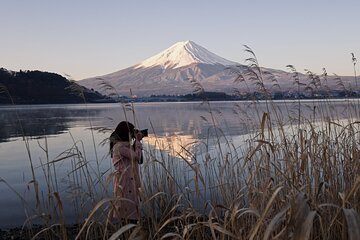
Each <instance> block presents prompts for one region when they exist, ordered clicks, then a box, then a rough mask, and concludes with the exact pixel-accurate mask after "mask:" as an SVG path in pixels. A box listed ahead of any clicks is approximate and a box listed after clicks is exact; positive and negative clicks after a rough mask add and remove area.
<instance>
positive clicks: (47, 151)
mask: <svg viewBox="0 0 360 240" xmlns="http://www.w3.org/2000/svg"><path fill="white" fill-rule="evenodd" d="M358 107H359V102H358V100H319V101H313V100H306V101H301V102H299V101H275V102H272V103H266V102H251V101H244V102H211V103H210V104H208V103H199V102H191V103H134V104H126V105H124V104H120V103H117V104H83V105H23V106H0V126H1V127H0V164H1V168H0V177H1V182H0V212H1V214H0V227H1V228H8V227H14V226H20V225H22V224H23V223H24V221H25V219H26V218H27V217H26V216H28V217H33V218H36V217H39V216H34V215H33V212H32V210H33V209H35V208H36V206H35V205H36V204H35V199H34V187H33V185H34V182H33V181H32V180H33V177H32V170H31V169H33V172H34V174H35V176H36V181H37V182H38V183H39V189H40V195H43V196H46V194H47V193H46V187H45V185H46V184H51V185H52V186H53V188H54V189H56V190H57V191H58V192H59V193H60V196H61V197H62V201H63V202H64V203H66V204H71V200H70V197H69V198H68V196H67V194H68V193H70V192H73V191H74V189H69V186H74V184H71V183H72V181H76V179H72V176H71V173H72V171H73V170H74V166H72V165H71V164H72V163H71V162H70V161H68V162H67V161H66V159H64V160H62V161H60V160H59V159H61V158H63V156H69V155H71V154H72V153H74V151H75V150H76V151H78V150H77V149H76V148H80V150H79V151H81V152H82V153H83V155H84V156H83V157H84V158H85V159H86V160H87V162H88V163H89V169H90V171H92V172H94V174H95V175H96V174H98V175H101V176H104V177H106V175H108V174H109V173H110V172H111V161H110V157H109V155H108V143H107V142H106V139H107V137H108V136H109V135H110V133H111V130H112V129H114V128H115V127H116V125H117V123H118V122H120V121H122V120H125V119H127V120H129V121H130V122H133V123H135V125H136V126H137V128H139V129H145V128H148V129H149V137H148V138H146V139H144V144H145V145H146V149H155V148H157V149H159V150H161V151H164V152H167V153H168V154H173V153H174V152H175V153H179V152H181V151H183V150H184V148H185V149H186V150H187V151H192V150H193V149H194V148H196V147H200V146H197V144H196V142H197V141H198V140H204V141H205V140H206V141H207V143H208V145H207V146H210V148H211V146H212V145H215V144H218V143H219V139H220V141H221V140H223V141H225V140H224V139H226V140H228V139H230V140H231V141H232V143H233V144H234V145H235V146H238V145H241V144H244V142H245V141H246V139H247V138H248V136H250V135H251V134H252V133H253V132H254V131H256V130H257V129H258V128H259V126H260V122H261V118H262V113H263V112H271V113H272V114H273V115H271V116H272V119H273V120H275V118H276V121H281V122H282V124H284V125H286V126H292V125H296V124H298V123H300V122H301V124H306V121H312V122H319V121H321V119H327V118H330V119H333V120H334V121H346V120H348V119H357V118H358V113H359V112H358V110H357V109H358ZM299 110H300V111H301V116H302V117H301V119H300V120H299V119H298V116H299ZM304 119H306V120H304ZM159 141H160V142H161V144H159ZM74 146H76V147H74ZM168 146H172V151H168V149H167V147H168ZM146 149H145V150H146ZM184 156H185V155H184ZM30 160H31V161H30ZM58 160H59V161H58ZM53 161H55V162H56V164H55V163H54V162H53ZM57 161H58V162H57ZM189 161H191V159H190V158H189ZM49 163H54V164H49ZM50 165H51V167H52V168H53V169H47V168H50ZM46 170H48V171H50V172H51V173H52V174H53V175H52V176H47V175H46V174H44V171H46ZM92 174H93V173H92ZM54 175H56V176H55V177H56V179H58V181H56V182H53V181H52V180H49V179H50V178H51V177H54ZM84 184H85V183H84ZM79 185H81V184H79V183H77V187H82V186H79ZM107 194H111V191H109V193H107ZM45 205H46V204H45ZM48 207H51V206H48ZM53 207H54V206H53ZM55 207H56V206H55ZM25 210H26V211H25ZM75 215H76V213H74V212H73V211H72V210H71V208H70V209H67V210H66V216H67V218H68V219H69V221H68V222H72V221H74V220H75V219H74V218H75Z"/></svg>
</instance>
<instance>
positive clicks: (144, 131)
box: [135, 129, 148, 137]
mask: <svg viewBox="0 0 360 240" xmlns="http://www.w3.org/2000/svg"><path fill="white" fill-rule="evenodd" d="M137 132H141V134H142V135H143V137H147V136H148V129H142V130H138V129H135V133H137Z"/></svg>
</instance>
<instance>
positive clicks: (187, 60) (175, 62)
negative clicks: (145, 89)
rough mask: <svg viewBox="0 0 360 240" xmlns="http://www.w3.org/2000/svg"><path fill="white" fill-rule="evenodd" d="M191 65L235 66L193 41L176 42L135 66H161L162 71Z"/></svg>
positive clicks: (233, 63)
mask: <svg viewBox="0 0 360 240" xmlns="http://www.w3.org/2000/svg"><path fill="white" fill-rule="evenodd" d="M193 63H205V64H212V65H215V64H221V65H225V66H227V65H235V64H236V63H235V62H232V61H229V60H226V59H225V58H222V57H220V56H218V55H216V54H214V53H212V52H210V51H208V50H207V49H205V48H204V47H202V46H200V45H198V44H196V43H195V42H193V41H183V42H177V43H175V44H174V45H172V46H171V47H169V48H168V49H166V50H164V51H162V52H160V53H159V54H157V55H155V56H153V57H150V58H148V59H146V60H144V61H143V62H141V63H140V64H138V65H137V66H136V68H147V67H154V66H161V67H162V68H164V69H169V68H171V69H176V68H179V67H184V66H188V65H191V64H193Z"/></svg>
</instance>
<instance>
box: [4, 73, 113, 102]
mask: <svg viewBox="0 0 360 240" xmlns="http://www.w3.org/2000/svg"><path fill="white" fill-rule="evenodd" d="M11 100H12V101H13V102H14V104H53V103H84V101H86V102H103V101H109V99H106V97H105V96H103V95H101V94H100V93H97V92H95V91H93V90H89V89H87V88H85V87H83V86H80V85H79V84H77V83H75V82H71V81H69V80H68V79H66V78H65V77H63V76H61V75H59V74H56V73H49V72H41V71H19V72H15V71H10V70H7V69H5V68H0V104H12V101H11Z"/></svg>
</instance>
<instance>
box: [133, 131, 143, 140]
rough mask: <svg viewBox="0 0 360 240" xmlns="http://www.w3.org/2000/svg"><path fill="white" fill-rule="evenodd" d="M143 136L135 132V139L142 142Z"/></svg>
mask: <svg viewBox="0 0 360 240" xmlns="http://www.w3.org/2000/svg"><path fill="white" fill-rule="evenodd" d="M143 137H144V136H143V134H142V133H141V132H140V131H136V132H135V139H136V140H138V141H141V139H142V138H143Z"/></svg>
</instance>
